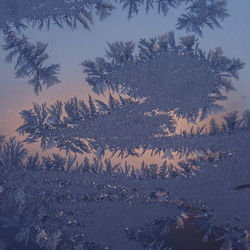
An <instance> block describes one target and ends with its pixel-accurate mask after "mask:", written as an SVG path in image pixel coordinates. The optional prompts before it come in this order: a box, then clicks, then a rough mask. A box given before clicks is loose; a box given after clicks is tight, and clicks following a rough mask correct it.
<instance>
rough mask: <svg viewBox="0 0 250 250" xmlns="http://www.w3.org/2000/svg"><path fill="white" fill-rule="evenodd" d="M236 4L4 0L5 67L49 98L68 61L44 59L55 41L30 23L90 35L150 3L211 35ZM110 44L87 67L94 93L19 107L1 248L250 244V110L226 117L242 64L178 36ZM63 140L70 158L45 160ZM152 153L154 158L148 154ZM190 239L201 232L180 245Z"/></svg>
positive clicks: (1, 158)
mask: <svg viewBox="0 0 250 250" xmlns="http://www.w3.org/2000/svg"><path fill="white" fill-rule="evenodd" d="M226 6H227V4H226V1H224V0H215V1H212V0H190V1H189V0H183V1H182V0H180V1H175V0H171V1H154V0H152V1H151V0H150V1H146V0H145V1H137V0H135V1H133V0H129V1H124V0H121V1H117V2H116V3H111V2H109V1H102V0H101V1H99V0H88V1H82V0H64V1H61V0H60V1H59V0H53V1H47V0H45V1H38V0H35V1H29V0H24V1H22V3H21V2H19V3H18V2H17V1H15V0H11V1H10V0H8V1H7V0H3V1H1V2H0V28H1V35H3V38H4V41H5V44H4V45H3V49H4V50H5V52H7V53H6V56H5V61H6V62H8V63H11V62H15V65H14V67H13V68H14V71H13V72H15V76H16V77H17V78H23V77H25V78H28V79H27V82H28V83H29V84H30V85H32V86H33V88H34V92H35V93H36V94H37V95H38V94H42V87H44V86H45V87H47V88H48V87H50V88H49V90H51V89H53V87H55V86H54V85H56V84H58V85H59V84H60V80H59V76H58V74H59V69H60V66H59V64H54V63H53V64H46V65H45V62H46V60H47V59H49V53H48V52H47V49H48V50H49V44H47V43H43V42H36V43H34V42H31V41H30V37H26V36H24V35H23V32H24V31H25V29H27V28H28V26H29V25H33V27H37V28H38V29H39V30H41V29H43V28H44V27H47V29H51V26H52V25H56V26H57V27H60V28H63V27H64V26H68V27H70V28H71V29H72V30H74V29H76V28H77V26H78V27H79V26H80V27H81V26H83V27H84V28H85V29H87V30H90V29H91V25H92V24H93V23H94V22H93V21H94V19H95V17H96V16H98V17H99V18H100V20H104V18H106V17H109V16H110V15H112V12H113V11H114V9H115V7H116V8H122V9H124V10H125V12H126V14H127V16H128V18H129V19H130V18H132V17H134V16H135V15H136V14H138V13H139V12H140V11H141V10H142V9H145V10H146V12H147V13H148V12H149V11H152V10H153V9H156V10H157V11H158V13H159V14H163V15H167V12H168V10H169V9H170V8H178V7H182V8H185V9H184V13H183V14H182V15H181V16H180V17H179V18H178V19H177V23H176V28H177V29H179V30H181V29H184V30H185V31H187V32H194V33H196V34H198V35H199V36H202V34H203V28H204V27H209V28H212V29H214V28H215V27H217V28H221V27H222V24H221V22H222V21H223V20H224V19H225V18H226V17H228V16H229V15H228V11H227V9H226ZM105 52H106V53H104V51H103V54H105V55H104V56H103V57H101V56H100V57H96V58H92V59H89V60H86V58H85V57H84V55H83V58H85V60H84V61H83V62H78V63H79V64H80V63H81V68H82V70H83V72H84V75H83V76H86V82H87V83H88V84H89V86H91V87H92V90H93V93H89V94H88V93H87V98H85V99H81V98H79V97H73V96H72V97H71V98H70V99H68V100H61V99H60V97H59V96H58V100H57V101H56V102H54V103H51V102H50V103H44V102H43V103H41V102H38V101H37V99H35V96H34V102H33V106H31V107H29V108H28V109H24V110H20V113H19V114H20V117H21V119H22V122H23V124H21V125H20V126H19V127H18V128H17V130H16V131H17V132H18V133H19V134H20V138H21V139H22V140H20V138H15V137H11V138H5V137H4V136H0V170H1V171H0V221H1V225H0V249H14V248H17V249H18V248H22V247H25V248H26V249H27V248H28V249H36V248H38V249H39V248H42V249H145V248H146V249H175V247H176V249H184V250H185V249H187V248H188V249H190V247H192V248H193V249H199V250H200V249H219V248H220V249H244V250H245V249H246V250H247V249H250V236H249V232H250V224H249V221H250V213H249V207H250V198H249V197H250V196H249V190H250V175H249V173H250V171H249V160H250V159H249V156H250V143H249V142H250V133H249V131H250V130H249V129H250V111H249V110H246V111H245V112H244V113H243V115H241V114H239V113H238V112H237V111H234V112H231V113H229V114H227V115H223V117H222V118H221V121H220V123H219V122H218V121H217V118H216V116H215V115H216V114H218V113H219V112H220V111H222V110H223V109H222V107H223V101H225V100H226V99H227V98H228V92H230V91H233V90H236V89H237V80H238V79H239V75H240V72H241V71H240V70H241V69H243V67H244V66H245V64H244V63H243V62H242V61H241V60H240V59H238V58H234V57H233V58H229V57H227V55H225V54H226V53H225V54H224V53H223V50H222V48H221V47H217V48H212V50H210V51H207V52H206V51H204V50H202V49H201V48H200V46H199V40H198V38H197V37H195V36H194V35H192V34H191V35H190V34H188V35H186V36H180V37H177V36H176V35H175V33H174V32H173V31H171V32H168V33H166V34H160V35H159V36H157V37H155V38H147V39H146V38H141V39H140V40H139V41H138V42H134V41H129V37H128V39H127V40H126V41H116V42H112V41H108V43H107V47H106V51H105ZM14 59H16V61H15V60H14ZM79 66H80V65H79ZM94 93H95V94H98V95H99V97H97V96H96V95H94ZM36 98H37V97H36ZM180 121H185V122H186V124H188V125H189V128H190V129H185V128H181V129H180ZM37 142H38V143H40V146H41V149H42V150H41V151H43V152H38V153H36V154H34V155H32V154H30V153H29V151H28V150H27V149H26V147H27V146H28V144H29V145H34V143H37ZM54 148H56V149H58V150H60V151H63V152H65V153H66V156H63V154H58V153H52V154H49V153H48V154H47V155H45V154H44V152H45V153H46V152H47V150H53V149H54ZM107 152H108V153H107ZM149 152H151V156H157V155H158V158H159V159H158V160H159V161H158V162H157V163H151V162H147V160H149V159H148V158H147V156H145V155H147V154H148V153H149ZM144 154H145V155H144ZM105 155H106V158H104V156H105ZM107 155H110V157H108V158H107ZM114 155H116V160H114V159H113V158H112V157H113V156H114ZM89 156H91V157H92V159H91V158H90V157H89ZM129 157H133V158H134V159H136V160H135V161H134V163H135V164H133V165H131V164H130V163H128V162H127V160H126V159H128V158H129ZM140 157H141V158H140ZM143 157H144V158H143ZM124 159H125V164H121V162H122V161H123V160H124ZM140 159H143V162H142V163H141V162H139V160H140ZM123 162H124V161H123ZM196 230H199V233H196V232H195V231H196ZM186 234H190V239H195V237H196V236H197V237H196V239H195V240H194V243H193V245H191V246H189V245H188V244H187V245H186V246H183V245H182V246H181V247H180V245H178V244H176V242H177V241H182V239H183V242H185V240H184V238H185V237H186V236H185V235H186ZM183 247H184V248H183Z"/></svg>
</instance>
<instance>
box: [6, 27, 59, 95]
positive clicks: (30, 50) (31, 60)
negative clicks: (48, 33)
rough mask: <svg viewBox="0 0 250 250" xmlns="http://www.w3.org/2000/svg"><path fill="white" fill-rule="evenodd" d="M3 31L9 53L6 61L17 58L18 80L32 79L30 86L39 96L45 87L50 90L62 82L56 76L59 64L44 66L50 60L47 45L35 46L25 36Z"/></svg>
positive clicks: (8, 28) (38, 43) (39, 44)
mask: <svg viewBox="0 0 250 250" xmlns="http://www.w3.org/2000/svg"><path fill="white" fill-rule="evenodd" d="M3 31H4V35H5V43H6V44H5V45H4V46H3V49H4V50H6V51H9V53H8V55H7V56H6V58H5V60H6V62H12V60H13V57H17V60H16V65H15V70H16V73H15V75H16V77H17V78H20V77H32V78H31V79H30V80H29V84H30V85H32V86H33V87H34V91H35V93H36V94H37V95H38V94H39V93H40V92H41V91H42V86H43V85H46V87H47V88H49V87H51V86H53V85H55V84H57V83H59V82H60V81H59V80H58V78H57V76H56V75H57V74H58V71H59V69H60V66H59V64H52V65H50V66H43V64H44V61H45V60H47V59H48V54H47V53H46V49H47V44H44V43H41V42H37V44H36V45H34V44H32V43H30V42H28V38H27V37H25V36H24V35H23V36H22V38H19V37H18V36H17V34H16V33H15V32H14V31H12V30H11V29H10V27H6V28H5V29H4V30H3Z"/></svg>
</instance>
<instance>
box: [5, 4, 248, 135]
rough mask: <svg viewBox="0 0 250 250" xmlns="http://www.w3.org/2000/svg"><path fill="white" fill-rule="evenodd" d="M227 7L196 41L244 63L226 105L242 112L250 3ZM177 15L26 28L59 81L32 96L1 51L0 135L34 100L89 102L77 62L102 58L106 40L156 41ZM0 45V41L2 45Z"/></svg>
mask: <svg viewBox="0 0 250 250" xmlns="http://www.w3.org/2000/svg"><path fill="white" fill-rule="evenodd" d="M228 8H229V13H230V17H229V18H227V19H225V20H224V22H223V23H222V26H223V29H215V30H210V29H207V28H205V29H204V30H203V37H201V38H199V42H200V47H201V48H202V49H204V50H206V51H209V50H210V49H214V48H216V47H219V46H221V47H222V48H223V51H224V53H225V55H226V56H228V57H229V58H231V57H235V58H240V59H241V60H242V61H243V62H245V68H244V69H243V70H241V72H240V80H239V81H238V82H236V83H235V84H236V86H237V89H238V91H237V92H234V93H232V94H230V99H229V101H227V109H228V110H232V111H233V110H240V111H243V110H245V109H250V87H249V83H250V82H249V81H250V80H249V79H250V70H249V67H250V66H249V65H250V50H249V47H250V32H249V21H250V15H249V9H250V1H249V0H240V1H234V0H230V1H228ZM181 13H182V10H181V9H178V10H175V9H170V11H169V13H168V15H167V17H164V16H163V15H159V14H158V13H157V11H156V10H154V11H152V10H151V11H150V12H149V14H147V13H145V10H144V9H140V13H139V15H136V16H134V17H133V18H131V19H130V20H128V18H127V13H126V11H121V8H119V7H118V9H117V10H115V11H114V12H113V13H112V15H111V16H110V17H108V18H107V19H105V20H104V21H100V20H98V19H97V18H96V17H95V20H94V25H92V26H91V31H88V30H86V29H84V28H83V27H80V25H79V26H78V28H77V29H76V30H73V31H72V30H71V29H70V28H69V27H64V28H63V29H60V28H58V27H56V26H52V27H51V29H50V30H49V31H47V30H46V28H44V29H43V30H42V31H38V30H37V29H36V28H29V29H28V30H26V31H25V35H26V36H27V37H29V39H30V41H31V42H37V41H41V42H43V43H48V50H47V51H48V54H49V60H48V61H47V65H49V64H51V63H60V65H61V71H60V74H59V79H60V80H61V83H59V84H58V85H56V86H53V87H51V88H49V89H48V90H47V89H45V88H44V90H43V92H42V93H41V94H40V95H39V96H36V95H35V93H34V92H33V88H32V87H31V86H29V85H28V84H27V82H28V79H25V78H21V79H15V76H14V64H6V63H5V62H4V58H5V56H6V52H5V51H3V50H0V65H1V66H0V75H1V80H0V89H1V91H0V115H1V122H0V134H2V135H6V136H7V137H9V136H15V135H17V134H16V133H15V132H14V131H15V130H16V128H17V127H18V126H20V125H21V122H22V121H21V119H20V116H19V114H18V113H19V112H20V111H22V110H23V109H31V108H32V103H33V102H34V101H35V102H37V103H39V104H41V103H43V102H47V104H53V103H54V102H55V101H56V100H58V99H60V100H67V99H69V98H71V97H74V96H77V97H79V98H82V99H85V98H87V96H88V94H89V93H90V92H91V88H90V87H89V86H88V84H87V83H86V81H85V75H84V74H83V72H82V69H83V68H82V66H81V65H80V64H81V62H83V61H84V60H86V59H92V60H94V59H95V58H96V57H98V56H103V55H104V54H105V49H107V42H114V41H130V40H132V41H134V42H138V41H139V39H141V38H150V37H155V36H158V35H160V34H164V33H166V32H168V31H170V30H175V24H176V20H177V18H178V16H180V14H181ZM175 33H176V37H180V36H184V35H186V33H185V31H176V32H175ZM3 43H4V42H3V40H2V37H0V45H2V44H3Z"/></svg>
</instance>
